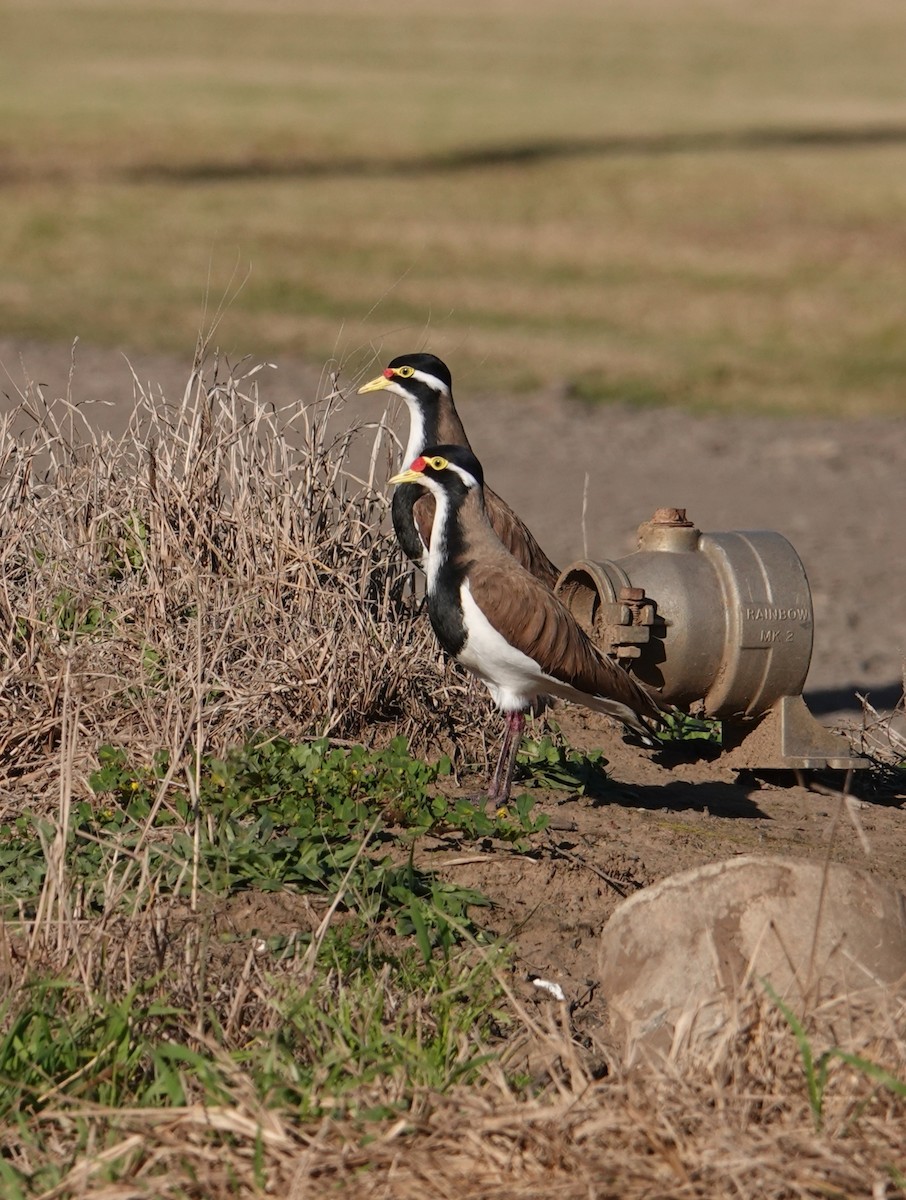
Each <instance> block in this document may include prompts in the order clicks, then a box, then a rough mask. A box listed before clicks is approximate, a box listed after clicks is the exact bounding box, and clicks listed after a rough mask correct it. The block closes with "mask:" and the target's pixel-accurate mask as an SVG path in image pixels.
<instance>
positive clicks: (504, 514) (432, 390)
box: [359, 353, 560, 588]
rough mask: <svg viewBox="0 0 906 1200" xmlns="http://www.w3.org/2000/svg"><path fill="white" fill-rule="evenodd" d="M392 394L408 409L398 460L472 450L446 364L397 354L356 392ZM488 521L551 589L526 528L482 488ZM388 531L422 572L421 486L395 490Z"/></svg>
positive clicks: (549, 574)
mask: <svg viewBox="0 0 906 1200" xmlns="http://www.w3.org/2000/svg"><path fill="white" fill-rule="evenodd" d="M380 391H388V392H392V393H393V394H394V395H395V396H399V397H400V398H401V399H403V400H405V402H406V405H407V406H408V409H409V441H408V443H407V445H406V450H405V453H404V454H403V462H404V463H411V462H412V461H413V460H414V459H416V458H418V456H419V455H420V454H423V453H424V451H425V448H426V447H428V446H438V445H451V446H465V447H466V449H467V450H469V449H471V446H470V445H469V439H468V438H467V437H466V432H465V430H464V429H463V427H462V421H460V419H459V413H458V412H457V411H456V405H455V404H454V403H453V380H452V377H451V375H450V372H449V370H448V368H447V366H446V364H445V363H442V362H441V360H440V359H439V358H435V356H434V355H433V354H421V353H418V354H402V355H400V356H399V358H395V359H394V360H393V361H392V362H391V363H389V364H388V366H387V367H386V368H385V370H384V373H383V374H382V375H378V377H377V378H376V379H372V380H371V381H370V382H369V383H366V384H364V386H363V387H360V388H359V395H360V396H361V395H363V394H364V393H366V392H380ZM484 502H485V510H486V512H487V515H488V520H489V521H490V522H491V525H492V527H493V529H494V531H495V533H496V534H497V536H498V537H499V538H500V540H501V541H502V542H503V544H504V546H506V548H507V550H509V552H510V553H511V554H512V555H513V557H514V558H515V559H516V560H517V562H520V563H521V564H522V565H523V566H524V567H525V568H526V569H527V570H529V571H531V573H532V574H533V575H534V576H536V577H537V578H538V579H540V580H541V581H542V583H545V584H546V585H547V586H548V588H553V586H554V584H555V583H556V582H557V579H558V578H559V576H560V572H559V570H558V569H557V567H555V566H554V564H553V563H552V562H551V560H550V559H549V558H548V557H547V555H546V554H545V553H544V551H543V550H542V549H541V547H540V546H539V545H538V543H537V541H536V540H535V538H534V537H533V536H532V533H531V531H530V530H529V529H528V527H527V526H526V525H525V524H524V523H523V522H522V521H521V520H520V519H519V517H517V516H516V514H515V513H514V512H513V510H512V509H511V508H510V506H509V505H508V504H507V503H506V501H505V500H501V498H500V497H499V496H498V495H497V493H496V492H493V491H491V489H490V488H489V487H487V486H485V489H484ZM391 516H392V518H393V528H394V530H395V531H396V536H397V540H398V541H399V544H400V545H401V546H402V548H403V552H404V553H405V555H406V557H407V558H409V559H411V560H412V562H414V563H415V564H416V566H418V567H421V568H422V570H424V567H425V558H426V554H427V548H428V545H429V543H430V540H431V524H432V522H433V520H434V497H433V495H432V494H431V492H430V490H428V489H427V488H425V487H423V486H422V485H421V483H407V484H403V485H402V486H400V487H398V488H397V489H396V492H395V493H394V495H393V503H392V506H391Z"/></svg>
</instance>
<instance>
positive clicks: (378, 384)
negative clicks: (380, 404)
mask: <svg viewBox="0 0 906 1200" xmlns="http://www.w3.org/2000/svg"><path fill="white" fill-rule="evenodd" d="M391 382H392V381H391V380H389V379H388V378H387V376H386V375H378V377H377V379H372V380H370V381H369V382H368V383H363V384H362V386H361V387H360V388H359V390H358V395H359V396H364V395H365V393H366V392H380V391H383V389H384V388H386V387H390V384H391Z"/></svg>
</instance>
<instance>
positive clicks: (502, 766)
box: [488, 712, 525, 805]
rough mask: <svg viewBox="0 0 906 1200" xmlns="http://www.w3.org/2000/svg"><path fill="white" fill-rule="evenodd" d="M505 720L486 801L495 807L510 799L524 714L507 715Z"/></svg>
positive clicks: (513, 713) (523, 725)
mask: <svg viewBox="0 0 906 1200" xmlns="http://www.w3.org/2000/svg"><path fill="white" fill-rule="evenodd" d="M505 720H506V731H505V732H504V735H503V745H502V746H501V747H500V756H499V758H498V759H497V766H496V767H495V768H494V774H493V775H492V776H491V783H490V786H489V788H488V799H489V800H490V801H491V802H492V803H493V804H496V805H501V804H506V802H507V800H509V798H510V788H511V787H512V785H513V773H514V771H515V770H516V756H517V754H518V753H519V743H520V742H521V741H522V730H523V728H524V727H525V713H522V712H510V713H507V714H506V717H505Z"/></svg>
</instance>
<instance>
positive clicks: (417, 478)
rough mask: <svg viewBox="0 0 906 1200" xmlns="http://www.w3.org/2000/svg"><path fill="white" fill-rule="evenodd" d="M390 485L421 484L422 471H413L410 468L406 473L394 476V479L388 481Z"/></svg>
mask: <svg viewBox="0 0 906 1200" xmlns="http://www.w3.org/2000/svg"><path fill="white" fill-rule="evenodd" d="M387 482H388V483H421V482H422V473H421V471H413V470H412V468H411V467H408V468H407V469H406V470H405V471H400V473H399V474H398V475H394V476H393V478H392V479H388V480H387Z"/></svg>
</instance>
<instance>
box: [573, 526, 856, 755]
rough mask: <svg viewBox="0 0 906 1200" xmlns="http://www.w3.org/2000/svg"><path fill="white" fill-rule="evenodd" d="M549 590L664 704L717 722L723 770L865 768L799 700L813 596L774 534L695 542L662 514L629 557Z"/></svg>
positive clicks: (588, 565) (715, 536) (690, 530)
mask: <svg viewBox="0 0 906 1200" xmlns="http://www.w3.org/2000/svg"><path fill="white" fill-rule="evenodd" d="M556 590H557V592H558V593H559V595H560V596H561V598H562V599H563V601H564V602H565V603H566V605H567V606H568V607H569V608H570V609H571V611H572V612H573V615H574V616H575V617H576V618H577V619H578V621H579V622H580V624H582V625H583V627H584V628H585V630H586V632H588V633H589V634H590V636H591V637H592V639H593V640H594V641H595V642H596V644H597V645H598V646H599V647H600V648H601V649H602V650H604V651H605V652H606V653H608V654H612V655H613V656H614V657H615V658H617V660H618V661H621V662H622V663H623V665H624V666H626V667H627V668H628V669H630V670H631V671H632V672H633V674H635V675H636V676H638V678H639V679H641V680H642V681H643V682H645V683H647V684H649V685H651V686H652V687H654V688H657V689H658V691H659V694H660V695H661V696H662V697H663V698H664V699H665V700H667V701H669V702H670V703H672V704H676V705H677V706H678V707H680V708H687V709H688V708H690V707H694V708H695V709H696V711H700V712H702V713H704V715H706V716H710V717H717V718H719V719H720V720H721V721H722V722H723V730H724V739H723V740H724V747H725V749H726V750H727V751H728V753H729V755H730V757H731V759H732V758H733V757H734V755H735V759H736V762H735V764H734V763H733V762H731V763H730V765H738V766H749V767H754V766H761V767H774V766H778V767H788V766H792V767H813V766H815V767H817V766H838V765H839V766H855V765H861V763H862V761H863V760H861V759H857V758H854V757H853V755H852V753H851V751H850V750H849V747H848V744H847V743H846V741H845V739H843V738H841V737H839V736H837V735H832V734H830V733H829V732H828V731H827V730H826V729H824V728H823V726H821V725H819V724H818V722H816V721H815V720H814V718H813V717H812V716H811V714H810V713H809V712H808V709H807V708H806V707H805V702H804V701H803V700H802V696H801V692H802V688H803V685H804V684H805V679H806V675H807V674H808V668H809V662H810V660H811V655H812V633H813V626H814V621H813V610H812V596H811V590H810V588H809V585H808V579H807V577H806V574H805V568H804V567H803V565H802V562H801V560H800V558H799V556H798V554H797V553H796V551H795V550H794V549H793V547H792V546H791V545H790V543H789V542H788V541H787V540H786V538H785V537H783V535H782V534H779V533H776V532H774V531H773V530H751V531H742V532H741V531H733V532H729V533H702V531H701V530H700V529H698V528H696V526H695V525H693V524H692V522H691V521H689V520H687V519H686V512H685V509H681V508H659V509H658V510H657V511H656V512H655V514H654V516H653V517H652V518H651V520H650V521H646V522H645V523H644V524H643V525H640V526H639V542H638V550H637V551H636V553H634V554H630V555H628V556H626V557H625V558H621V559H617V560H614V561H611V560H603V561H592V560H581V561H579V562H575V563H573V564H572V565H571V566H569V567H567V568H566V570H565V571H564V572H563V573H562V574H561V576H560V579H559V581H558V583H557V588H556ZM756 725H758V726H763V727H762V728H761V729H760V733H759V737H758V739H757V741H753V740H752V737H751V735H752V732H753V730H754V728H755V726H756ZM755 760H757V761H755Z"/></svg>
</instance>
